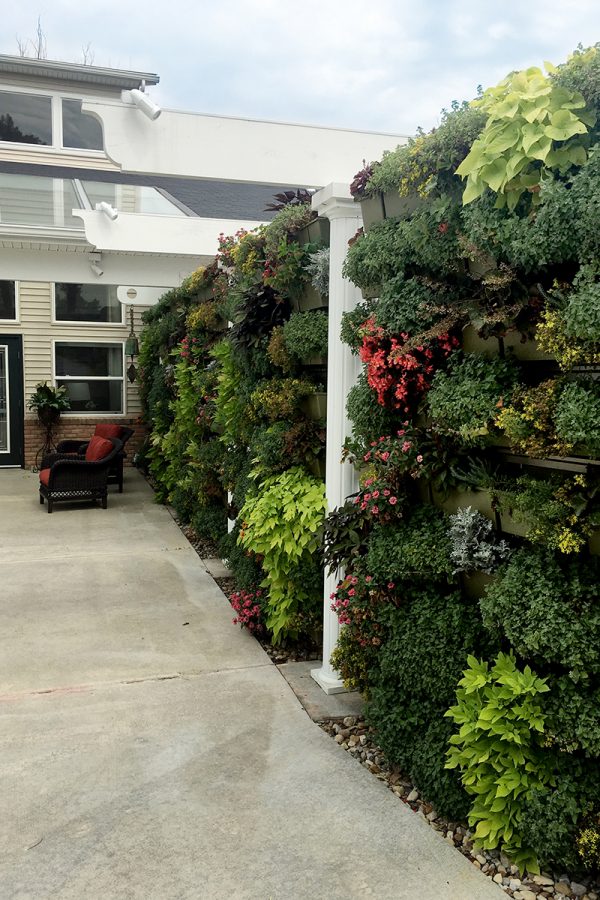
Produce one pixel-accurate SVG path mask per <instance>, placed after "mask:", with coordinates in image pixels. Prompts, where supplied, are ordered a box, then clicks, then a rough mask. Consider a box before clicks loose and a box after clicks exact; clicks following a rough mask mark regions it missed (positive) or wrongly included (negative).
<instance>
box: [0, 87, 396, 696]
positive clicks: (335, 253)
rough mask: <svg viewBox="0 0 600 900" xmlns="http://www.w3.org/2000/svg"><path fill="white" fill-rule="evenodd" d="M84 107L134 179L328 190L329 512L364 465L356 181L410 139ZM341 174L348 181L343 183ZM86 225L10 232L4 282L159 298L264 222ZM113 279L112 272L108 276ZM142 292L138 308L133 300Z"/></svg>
mask: <svg viewBox="0 0 600 900" xmlns="http://www.w3.org/2000/svg"><path fill="white" fill-rule="evenodd" d="M83 109H84V111H86V112H89V113H92V114H93V115H95V116H96V117H97V118H98V119H99V120H100V121H101V123H102V126H103V131H104V136H105V146H106V152H107V154H108V156H109V157H110V159H111V160H112V161H113V162H114V163H115V164H117V165H118V166H119V168H120V169H121V170H122V171H124V172H128V173H129V172H131V173H141V174H144V175H149V176H162V175H179V176H185V177H187V178H193V177H196V178H212V179H222V180H225V181H240V182H254V183H266V184H270V185H276V184H281V185H284V186H285V185H290V184H296V185H298V186H304V187H310V186H313V187H320V186H322V185H327V186H326V187H321V189H320V190H318V192H317V193H316V194H315V195H314V197H313V200H312V203H313V208H314V209H315V210H316V211H317V212H318V214H319V215H320V216H323V217H325V218H328V219H329V220H330V222H331V263H330V281H329V358H328V371H329V380H328V405H327V462H326V493H327V502H328V506H329V509H334V508H335V507H336V506H339V505H341V504H343V503H344V501H345V499H346V497H347V496H348V495H349V494H351V493H353V491H355V490H356V486H357V485H356V477H355V473H354V470H353V469H352V467H351V466H350V465H349V464H348V463H347V462H346V463H341V461H340V459H341V448H342V445H343V442H344V439H345V437H346V436H347V434H348V433H349V431H350V426H349V422H348V420H347V415H346V398H347V396H348V391H349V390H350V388H351V387H352V385H353V384H354V383H355V381H356V378H357V375H358V371H359V365H358V361H357V359H356V357H354V356H353V355H352V354H351V353H350V350H349V348H348V347H346V346H345V345H343V344H342V343H341V341H340V338H339V334H340V325H341V317H342V313H343V312H344V311H347V310H351V309H352V308H353V307H354V306H355V305H356V303H357V302H358V300H359V299H360V292H359V291H358V289H357V288H356V287H355V286H354V285H352V284H351V283H350V282H349V281H347V280H346V279H344V278H343V276H342V265H343V262H344V258H345V256H346V252H347V247H348V240H349V239H350V238H351V237H352V236H353V235H354V234H355V232H356V230H357V228H359V227H360V225H361V224H362V220H361V215H360V207H359V206H358V205H357V204H355V203H354V202H353V200H352V197H351V195H350V191H349V187H348V185H349V183H350V180H351V178H352V177H353V174H354V172H355V171H356V169H357V168H358V167H359V166H360V163H361V160H363V159H365V158H367V159H374V158H379V157H380V156H381V155H382V153H383V152H384V151H385V150H392V149H394V148H395V146H397V144H398V143H400V142H402V141H403V138H402V137H401V136H400V135H389V134H373V133H370V132H356V131H349V130H343V129H327V128H319V127H311V126H301V125H291V124H277V123H272V122H255V121H251V120H246V119H232V118H225V117H218V116H201V115H195V114H191V113H181V112H174V111H169V110H167V111H163V112H162V114H161V115H160V117H158V118H151V117H147V116H146V115H144V114H143V112H142V111H141V110H140V109H139V106H138V105H136V104H135V103H134V102H133V97H132V94H131V92H130V91H123V92H122V95H121V101H120V102H119V101H117V100H111V99H102V98H99V99H97V100H96V99H94V100H87V101H85V102H84V105H83ZM332 177H334V178H336V179H337V180H336V181H332V180H331V179H332ZM73 216H74V217H76V218H77V219H78V220H81V222H82V228H81V229H70V230H68V229H64V228H63V229H62V230H61V229H56V228H55V229H50V232H51V233H46V234H43V235H42V234H35V233H32V231H31V228H30V229H29V232H28V233H25V232H24V231H23V229H22V230H21V232H20V233H16V232H15V231H14V228H13V231H12V232H11V226H6V229H7V230H5V226H3V225H1V224H0V246H2V247H3V249H4V252H3V253H2V254H1V255H0V278H6V279H11V280H12V279H15V280H21V279H37V280H48V281H82V280H85V281H89V280H90V271H91V272H92V273H93V275H94V277H96V278H97V279H98V280H103V281H105V282H106V283H111V284H118V285H120V286H121V287H120V288H119V298H120V299H121V301H122V302H138V303H144V302H154V301H155V300H156V299H158V296H159V295H160V293H161V290H162V288H168V287H172V286H176V285H178V284H180V282H181V280H182V279H183V278H184V277H186V276H187V275H189V274H190V272H192V271H193V270H194V269H195V268H197V266H199V265H201V264H206V263H208V262H210V261H212V259H213V258H214V255H215V253H216V250H217V240H218V235H219V233H220V232H225V233H228V234H231V233H234V232H235V231H236V230H237V229H238V228H240V227H244V228H247V229H250V228H253V227H255V226H256V225H258V224H259V223H258V222H248V221H244V222H239V221H234V220H216V219H202V218H192V217H185V216H177V217H173V218H172V219H171V218H169V217H168V216H152V215H140V214H136V213H130V214H129V213H119V216H118V218H117V219H115V220H111V219H110V218H109V217H108V216H107V215H105V213H104V212H102V211H100V210H96V209H86V208H81V209H76V210H73ZM100 273H101V274H100ZM133 293H135V294H137V297H138V299H137V300H131V299H129V300H128V299H127V296H128V294H129V296H130V298H131V297H132V296H133ZM336 584H337V573H336V574H334V575H332V576H326V578H325V584H324V603H323V610H324V613H323V617H324V642H323V664H322V666H321V668H319V669H315V670H314V671H313V672H312V676H313V678H314V679H315V681H316V682H317V683H318V684H319V685H320V686H321V688H322V689H323V690H324V691H326V692H327V693H337V692H341V691H343V690H344V686H343V683H342V682H341V680H340V678H339V675H338V673H337V672H335V671H334V670H333V669H332V667H331V665H330V662H329V660H330V656H331V652H332V650H333V648H334V647H335V644H336V642H337V639H338V635H339V624H338V620H337V616H336V615H335V614H334V613H333V612H332V611H331V610H330V602H331V601H330V599H329V596H330V594H331V592H332V591H333V590H334V588H335V586H336Z"/></svg>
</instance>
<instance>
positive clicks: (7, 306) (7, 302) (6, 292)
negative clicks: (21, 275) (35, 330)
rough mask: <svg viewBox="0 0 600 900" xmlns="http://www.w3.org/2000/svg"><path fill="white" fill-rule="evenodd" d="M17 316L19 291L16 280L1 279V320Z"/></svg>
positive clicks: (8, 320)
mask: <svg viewBox="0 0 600 900" xmlns="http://www.w3.org/2000/svg"><path fill="white" fill-rule="evenodd" d="M16 318H17V291H16V287H15V282H14V281H0V321H3V320H4V321H7V322H14V321H16Z"/></svg>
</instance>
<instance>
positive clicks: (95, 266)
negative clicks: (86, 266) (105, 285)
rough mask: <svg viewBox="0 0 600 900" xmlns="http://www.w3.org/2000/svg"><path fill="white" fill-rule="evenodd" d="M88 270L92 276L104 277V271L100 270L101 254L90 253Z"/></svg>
mask: <svg viewBox="0 0 600 900" xmlns="http://www.w3.org/2000/svg"><path fill="white" fill-rule="evenodd" d="M88 259H89V263H90V269H91V270H92V272H93V273H94V275H98V277H100V275H104V269H103V268H102V254H101V253H90V255H89V257H88Z"/></svg>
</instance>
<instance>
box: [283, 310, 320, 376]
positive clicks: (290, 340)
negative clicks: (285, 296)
mask: <svg viewBox="0 0 600 900" xmlns="http://www.w3.org/2000/svg"><path fill="white" fill-rule="evenodd" d="M327 331H328V320H327V313H326V312H324V311H323V310H318V309H316V310H309V311H307V312H296V313H292V315H291V316H290V318H289V321H287V322H286V323H285V325H284V326H283V338H284V341H285V346H286V348H287V350H288V352H289V353H290V354H291V356H293V357H294V358H295V359H297V360H299V361H300V362H303V363H306V362H308V361H309V360H310V359H311V357H313V356H326V355H327Z"/></svg>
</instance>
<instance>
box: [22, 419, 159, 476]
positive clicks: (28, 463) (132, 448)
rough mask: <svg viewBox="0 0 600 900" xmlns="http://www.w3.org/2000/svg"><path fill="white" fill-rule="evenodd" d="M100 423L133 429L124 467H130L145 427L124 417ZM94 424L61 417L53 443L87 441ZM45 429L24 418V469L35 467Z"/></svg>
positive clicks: (142, 437)
mask: <svg viewBox="0 0 600 900" xmlns="http://www.w3.org/2000/svg"><path fill="white" fill-rule="evenodd" d="M100 421H102V422H115V423H118V424H119V425H126V426H127V427H128V428H133V429H135V434H133V435H132V436H131V437H130V439H129V441H128V443H127V448H126V449H127V459H126V460H125V465H126V466H130V465H131V460H132V458H133V456H134V454H135V453H136V451H137V450H139V448H140V447H141V445H142V444H143V443H144V440H145V438H146V434H147V429H146V426H145V425H144V424H143V423H142V422H141V421H140V420H139V419H131V418H127V417H125V416H115V418H114V419H102V420H100ZM95 427H96V422H94V421H93V420H92V421H90V419H89V418H85V419H84V418H78V417H77V416H62V418H61V419H60V420H59V422H58V424H57V425H55V426H54V429H53V434H54V441H55V443H58V441H64V440H71V439H74V438H81V440H82V441H87V440H89V438H91V436H92V435H93V433H94V428H95ZM44 435H45V429H44V427H43V426H42V425H40V423H39V422H38V420H37V418H34V417H32V416H27V417H26V418H25V468H27V469H29V468H31V467H32V466H34V465H35V455H36V453H37V452H38V450H39V449H40V447H41V446H42V445H43V443H44Z"/></svg>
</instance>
